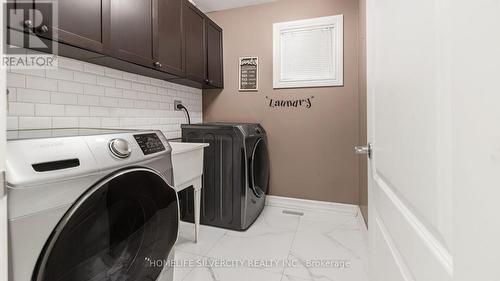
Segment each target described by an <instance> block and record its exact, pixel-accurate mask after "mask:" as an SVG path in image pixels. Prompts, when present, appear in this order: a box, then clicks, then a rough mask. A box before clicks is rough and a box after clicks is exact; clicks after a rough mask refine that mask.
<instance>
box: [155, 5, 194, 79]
mask: <svg viewBox="0 0 500 281" xmlns="http://www.w3.org/2000/svg"><path fill="white" fill-rule="evenodd" d="M157 5H158V6H157V7H156V10H157V14H158V17H157V20H156V21H155V28H154V35H155V36H154V39H155V43H154V44H155V46H154V51H155V58H156V60H157V61H158V63H159V64H157V65H158V66H159V69H160V70H162V71H165V72H168V73H170V74H174V75H177V76H179V77H184V76H185V71H186V70H185V56H184V34H183V28H182V11H183V4H182V0H157Z"/></svg>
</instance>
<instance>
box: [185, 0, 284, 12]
mask: <svg viewBox="0 0 500 281" xmlns="http://www.w3.org/2000/svg"><path fill="white" fill-rule="evenodd" d="M273 1H276V0H192V1H191V2H194V3H195V4H196V6H197V7H198V9H200V10H201V11H203V12H204V13H208V12H214V11H220V10H227V9H232V8H238V7H244V6H252V5H258V4H263V3H268V2H273Z"/></svg>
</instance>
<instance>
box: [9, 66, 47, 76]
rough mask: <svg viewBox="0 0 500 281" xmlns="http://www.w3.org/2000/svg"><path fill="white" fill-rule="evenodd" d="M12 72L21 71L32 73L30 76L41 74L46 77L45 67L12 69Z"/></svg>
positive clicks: (24, 73) (20, 72)
mask: <svg viewBox="0 0 500 281" xmlns="http://www.w3.org/2000/svg"><path fill="white" fill-rule="evenodd" d="M11 72H12V73H19V74H23V75H30V76H40V77H45V69H15V68H14V69H12V70H11Z"/></svg>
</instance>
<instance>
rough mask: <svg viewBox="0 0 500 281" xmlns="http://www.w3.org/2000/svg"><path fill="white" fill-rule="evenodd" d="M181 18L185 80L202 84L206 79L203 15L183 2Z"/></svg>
mask: <svg viewBox="0 0 500 281" xmlns="http://www.w3.org/2000/svg"><path fill="white" fill-rule="evenodd" d="M183 18H184V21H183V26H184V36H185V40H186V78H187V79H189V80H192V81H195V82H197V83H200V84H204V83H205V79H206V47H205V43H206V41H205V15H204V14H203V13H202V12H201V11H200V10H198V9H197V8H196V7H194V6H193V5H192V4H191V3H189V1H187V0H185V1H184V14H183Z"/></svg>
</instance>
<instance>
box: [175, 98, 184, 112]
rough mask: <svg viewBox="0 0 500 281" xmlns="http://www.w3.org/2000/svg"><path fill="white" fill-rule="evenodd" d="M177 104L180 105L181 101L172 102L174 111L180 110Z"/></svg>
mask: <svg viewBox="0 0 500 281" xmlns="http://www.w3.org/2000/svg"><path fill="white" fill-rule="evenodd" d="M178 104H182V101H181V100H174V110H175V111H179V110H181V109H180V108H177V105H178Z"/></svg>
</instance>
